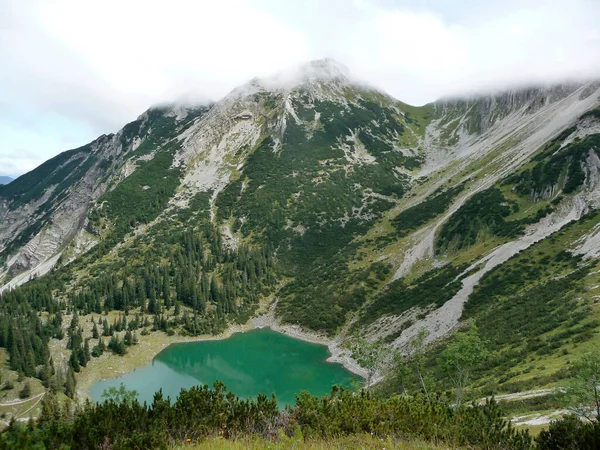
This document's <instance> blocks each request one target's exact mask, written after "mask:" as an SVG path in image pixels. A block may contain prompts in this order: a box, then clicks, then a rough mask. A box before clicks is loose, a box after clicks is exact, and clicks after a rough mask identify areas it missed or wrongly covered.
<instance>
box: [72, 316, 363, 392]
mask: <svg viewBox="0 0 600 450" xmlns="http://www.w3.org/2000/svg"><path fill="white" fill-rule="evenodd" d="M257 328H271V329H272V330H273V331H276V332H278V333H282V334H285V335H287V336H290V337H292V338H295V339H299V340H302V341H306V342H312V343H315V344H320V345H325V346H326V347H327V348H328V349H329V352H330V353H331V356H330V357H329V358H328V359H327V361H328V362H331V363H338V364H341V365H342V366H343V367H344V368H345V369H346V370H348V371H349V372H352V373H353V374H355V375H358V376H360V377H362V378H366V375H367V372H366V370H365V369H364V368H363V367H361V366H360V365H359V364H358V363H357V362H356V361H355V360H354V359H353V358H352V356H351V354H350V352H349V351H348V350H347V349H345V348H343V347H342V342H341V339H339V338H333V339H332V338H329V337H327V336H325V335H321V334H318V333H315V332H313V331H310V330H305V329H303V328H302V327H299V326H296V325H282V324H281V323H279V321H278V320H277V318H276V317H275V304H272V305H271V306H270V307H269V309H268V311H267V312H265V313H264V314H261V315H259V316H256V317H253V318H251V319H250V320H249V321H248V322H247V323H245V324H243V325H230V326H229V327H228V328H227V329H226V330H225V331H223V332H222V333H220V334H218V335H202V336H179V335H173V336H168V335H166V334H165V333H162V332H159V331H155V332H152V333H150V334H149V335H148V336H140V341H139V343H138V344H137V345H135V346H133V347H129V348H128V352H127V353H126V354H125V355H123V356H116V355H113V354H112V353H111V352H105V353H104V354H103V355H102V356H100V357H99V358H92V360H91V361H90V362H89V363H88V365H87V367H84V368H82V370H81V372H80V373H79V374H77V376H76V378H77V394H78V397H79V399H80V401H85V400H86V399H88V398H89V395H88V392H89V389H90V387H91V386H92V385H93V384H94V383H95V382H96V381H100V380H106V379H109V378H116V377H120V376H123V375H125V374H127V373H130V372H132V371H134V370H136V369H139V368H142V367H144V366H146V365H147V364H149V363H150V362H152V360H153V359H154V358H155V357H156V355H158V354H159V353H160V352H161V351H162V350H164V349H165V348H167V347H168V346H169V345H171V344H177V343H183V342H198V341H211V340H221V339H227V338H228V337H230V336H231V335H233V334H235V333H243V332H246V331H251V330H254V329H257Z"/></svg>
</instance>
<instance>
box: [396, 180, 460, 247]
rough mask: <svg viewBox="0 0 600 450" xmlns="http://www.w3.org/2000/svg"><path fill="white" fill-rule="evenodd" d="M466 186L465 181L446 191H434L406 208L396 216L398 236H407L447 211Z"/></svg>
mask: <svg viewBox="0 0 600 450" xmlns="http://www.w3.org/2000/svg"><path fill="white" fill-rule="evenodd" d="M464 186H465V185H464V183H463V184H460V185H458V186H455V187H451V188H448V189H446V190H445V191H442V192H438V193H434V194H433V195H431V196H430V197H427V198H426V199H425V200H424V201H422V202H421V203H418V204H416V205H415V206H411V207H410V208H406V209H405V210H404V211H402V212H401V213H400V214H398V215H397V216H396V217H394V218H393V219H392V225H394V228H396V230H397V234H398V236H400V237H403V236H406V235H407V234H408V233H409V232H411V231H414V230H416V229H417V228H419V227H420V226H421V225H423V224H426V223H427V222H429V221H430V220H431V219H433V218H434V217H437V216H438V215H440V214H441V213H443V212H444V211H446V209H448V207H449V206H450V205H451V204H452V202H453V201H454V199H455V198H456V196H457V195H458V194H460V193H461V192H462V190H463V189H464Z"/></svg>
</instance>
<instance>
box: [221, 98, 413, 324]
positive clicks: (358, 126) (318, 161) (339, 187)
mask: <svg viewBox="0 0 600 450" xmlns="http://www.w3.org/2000/svg"><path fill="white" fill-rule="evenodd" d="M305 101H308V100H306V99H305ZM294 109H295V110H296V111H298V115H299V117H300V118H301V119H302V120H304V121H305V122H304V124H297V123H295V121H292V120H290V121H288V122H287V125H286V132H285V136H284V141H283V143H282V148H281V150H280V151H278V152H277V153H274V152H273V148H274V142H273V141H272V140H271V139H270V138H267V139H265V140H263V141H262V143H260V144H259V145H258V147H257V148H256V150H255V151H254V152H253V153H252V154H251V155H250V156H249V157H248V160H247V162H246V164H245V166H244V168H243V170H242V173H241V175H240V177H239V179H238V180H237V181H235V182H233V183H231V184H229V185H228V186H227V187H226V188H225V189H224V190H223V191H222V192H221V193H220V194H219V196H218V197H217V200H216V206H217V208H218V210H217V218H218V219H219V220H232V222H233V224H234V225H233V231H234V232H238V233H240V234H241V235H242V236H244V237H248V238H250V239H256V238H260V239H263V238H264V239H266V240H267V241H268V242H269V243H270V244H271V245H272V246H273V247H274V248H275V249H276V252H277V260H278V263H279V266H280V268H281V269H282V270H283V273H284V274H285V275H286V276H289V277H294V279H293V280H292V281H291V282H290V283H288V284H287V285H286V286H285V288H284V289H283V290H282V291H281V292H280V302H279V312H280V314H281V317H282V318H283V320H284V321H286V322H291V323H302V324H303V325H306V326H308V327H311V328H313V329H319V330H323V331H327V332H329V333H332V332H334V331H335V330H336V329H337V328H338V327H339V326H340V325H341V324H342V323H343V322H344V321H345V320H346V314H347V313H348V312H350V311H354V310H356V309H357V308H358V307H359V306H360V305H361V304H362V302H363V301H364V297H365V293H366V291H369V290H370V289H371V286H370V283H367V286H361V285H360V284H359V283H360V282H363V281H366V280H367V279H369V278H370V277H371V275H370V274H369V271H366V272H361V273H358V272H357V273H351V271H350V270H349V269H348V262H349V259H350V258H351V257H352V256H353V254H354V251H355V245H354V243H353V242H352V241H353V240H354V239H355V238H356V237H358V236H360V235H362V234H364V233H365V232H366V231H367V230H368V229H369V227H370V226H371V224H372V221H373V220H374V219H376V218H378V217H381V215H382V213H383V212H385V211H387V210H389V209H390V208H392V207H393V206H394V204H395V201H397V199H399V198H400V197H402V196H403V195H404V192H405V191H406V189H407V188H408V178H407V177H405V176H403V175H400V174H398V172H396V171H395V170H394V168H396V167H409V168H415V167H417V166H418V165H419V164H420V161H419V159H418V158H414V157H407V156H405V155H404V154H403V153H402V152H401V151H399V150H397V149H395V148H394V145H393V144H394V143H395V142H397V139H398V137H399V136H400V135H401V134H402V133H404V132H405V128H404V126H403V125H402V124H401V123H400V119H399V118H398V117H397V115H396V112H395V111H394V110H393V109H392V108H388V107H386V106H385V105H382V104H379V103H376V102H374V101H360V102H359V105H354V104H351V105H349V106H345V105H343V104H337V103H333V102H315V103H314V104H310V105H309V104H308V103H306V104H305V103H303V102H302V101H301V100H298V99H296V100H294ZM316 113H319V114H320V115H319V117H318V122H319V124H320V125H319V126H317V127H315V129H314V130H311V132H310V134H307V130H308V129H310V127H309V126H308V125H306V124H307V123H313V122H314V119H315V117H316ZM384 124H385V126H384ZM352 136H353V137H352ZM362 148H364V152H365V153H366V154H367V155H370V157H365V156H364V154H362V153H361V150H360V149H362ZM352 155H354V156H352ZM352 158H357V159H356V160H353V159H352ZM361 158H363V159H361ZM369 158H375V161H372V160H370V159H369ZM373 281H374V282H376V283H380V282H381V280H377V279H376V278H375V279H373ZM324 298H327V299H328V302H324V301H323V299H324Z"/></svg>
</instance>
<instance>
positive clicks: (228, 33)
mask: <svg viewBox="0 0 600 450" xmlns="http://www.w3.org/2000/svg"><path fill="white" fill-rule="evenodd" d="M323 57H333V58H335V59H337V60H338V61H340V62H342V63H343V64H345V65H346V66H348V67H349V69H350V71H351V73H352V74H353V75H355V76H356V77H359V78H361V79H364V80H366V81H368V82H370V83H371V84H373V85H375V86H378V87H380V88H382V89H384V90H386V91H387V92H389V93H390V94H392V95H394V96H395V97H397V98H398V99H400V100H403V101H405V102H408V103H412V104H423V103H426V102H429V101H433V100H435V99H436V98H439V97H440V96H445V95H455V94H460V93H464V92H471V91H485V90H489V89H497V88H502V87H508V86H510V85H513V84H515V83H517V84H520V83H524V82H536V83H542V82H543V83H545V82H557V81H561V80H563V79H568V78H571V79H572V78H588V77H594V76H600V1H598V0H587V1H586V0H565V1H553V0H543V1H542V0H540V1H537V0H500V1H495V0H494V1H492V0H422V1H417V0H329V1H328V0H305V1H302V0H295V1H292V0H286V1H280V0H255V1H250V0H248V1H244V0H214V1H203V0H195V1H192V0H190V1H185V0H169V1H153V0H102V1H82V0H39V1H38V0H0V64H1V66H0V67H1V68H0V175H12V176H15V175H20V174H22V173H24V172H26V171H28V170H31V169H33V168H34V167H35V166H37V165H38V164H40V163H41V162H43V161H44V160H46V159H48V158H50V157H52V156H54V155H56V154H58V153H59V152H61V151H64V150H67V149H70V148H75V147H78V146H80V145H83V144H85V143H87V142H89V141H91V140H92V139H94V138H95V137H97V136H98V135H100V134H103V133H111V132H116V131H118V130H119V129H120V128H121V127H122V126H123V125H124V124H125V123H126V122H128V121H131V120H133V119H135V118H136V117H137V116H138V115H139V114H140V113H142V112H143V111H144V110H145V109H147V108H148V106H150V105H152V104H155V103H159V102H164V101H173V100H177V99H182V98H189V97H190V96H191V97H193V98H196V99H199V100H202V99H210V100H218V99H219V98H220V97H221V96H223V95H225V94H227V92H229V91H230V90H231V89H233V88H234V87H236V86H237V85H239V84H241V83H244V82H245V81H247V80H248V79H250V78H252V77H254V76H257V75H258V76H261V75H262V76H266V75H270V74H273V73H275V72H277V71H279V70H281V69H288V68H290V67H293V66H294V65H296V64H299V63H302V62H305V61H308V60H311V59H318V58H323Z"/></svg>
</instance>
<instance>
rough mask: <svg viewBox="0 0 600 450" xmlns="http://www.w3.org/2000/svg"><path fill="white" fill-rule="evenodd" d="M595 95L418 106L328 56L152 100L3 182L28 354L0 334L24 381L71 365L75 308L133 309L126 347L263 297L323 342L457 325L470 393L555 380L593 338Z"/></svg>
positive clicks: (5, 225) (4, 304) (6, 256)
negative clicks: (217, 96)
mask: <svg viewBox="0 0 600 450" xmlns="http://www.w3.org/2000/svg"><path fill="white" fill-rule="evenodd" d="M599 107H600V84H599V83H597V82H589V83H579V84H566V85H561V86H549V87H535V88H527V89H525V88H523V89H515V90H509V91H505V92H499V93H494V94H493V95H485V96H476V97H472V98H457V99H443V100H440V101H438V102H435V103H432V104H428V105H425V106H422V107H414V106H410V105H407V104H405V103H402V102H401V101H398V100H396V99H394V98H392V97H390V96H389V95H387V94H386V93H384V92H380V91H379V90H377V89H374V88H372V87H369V86H367V85H365V84H362V83H357V82H356V81H354V80H353V78H352V77H351V75H350V74H348V72H347V70H346V69H345V68H344V67H343V66H342V65H341V64H339V63H337V62H335V61H332V60H322V61H313V62H311V63H308V64H306V65H305V66H303V68H302V69H301V70H300V71H299V72H298V73H297V74H295V75H294V76H293V77H290V76H276V77H273V78H268V79H259V78H256V79H253V80H251V81H250V82H248V83H247V84H245V85H243V86H241V87H239V88H237V89H235V90H234V91H232V92H231V93H230V94H229V95H227V96H226V97H225V98H223V99H221V100H220V101H218V102H216V103H215V104H209V105H194V106H189V105H187V106H186V105H165V106H161V107H154V108H151V109H149V110H148V111H146V112H145V113H144V114H142V115H141V116H140V117H139V118H138V119H137V120H136V121H134V122H132V123H130V124H128V125H126V126H125V127H124V128H123V129H121V130H120V131H118V132H117V133H116V134H111V135H105V136H101V137H99V138H98V139H96V140H95V141H93V142H92V143H90V144H88V145H86V146H84V147H81V148H78V149H74V150H70V151H67V152H64V153H61V154H60V155H58V156H56V157H55V158H53V159H51V160H49V161H47V162H45V163H44V164H42V165H41V166H40V167H38V168H36V169H35V170H33V171H32V172H30V173H28V174H25V175H23V176H21V177H19V178H18V179H16V180H15V181H13V182H12V183H10V184H9V185H6V186H0V261H1V262H2V269H1V270H0V280H1V282H2V284H3V288H1V289H2V290H3V291H4V295H3V297H2V301H1V303H0V307H1V308H2V319H0V329H8V328H9V327H15V326H18V327H19V330H20V333H19V334H22V336H21V337H20V338H19V339H22V340H23V348H25V347H30V348H33V349H35V353H36V356H35V358H34V360H26V361H24V360H23V359H24V358H23V355H22V353H26V351H24V350H23V348H22V349H21V350H18V351H17V350H15V344H14V341H15V338H14V336H13V337H11V339H9V338H8V336H7V337H5V338H2V339H0V346H3V347H7V348H8V351H9V353H10V354H11V360H10V361H11V369H13V370H16V371H21V372H22V373H24V374H25V375H27V376H35V375H38V376H39V372H40V370H39V367H40V366H43V367H46V365H48V364H49V362H48V361H49V360H48V358H49V356H50V355H52V357H53V358H54V359H53V364H56V365H58V364H59V361H60V364H63V365H64V368H63V370H64V371H66V372H68V371H70V370H71V369H73V371H75V372H77V370H75V368H79V366H80V365H85V364H87V363H88V362H89V359H90V358H89V352H90V348H88V350H85V348H84V344H85V345H88V343H87V339H88V338H92V336H93V332H92V323H91V322H89V319H85V318H86V317H88V318H89V314H91V313H94V314H96V315H99V314H101V313H104V312H106V313H110V314H111V315H110V316H109V317H110V318H111V321H112V320H113V319H114V320H115V321H117V318H118V320H121V318H122V317H125V315H127V314H128V315H129V316H128V318H127V319H126V320H125V322H126V323H131V322H132V321H134V323H135V326H133V327H132V328H127V327H124V328H120V323H119V328H118V329H116V330H114V329H113V336H115V333H116V336H119V338H118V339H117V341H118V340H119V339H122V340H123V342H124V341H125V340H126V338H127V337H126V331H127V330H129V331H131V330H134V331H133V332H134V333H135V330H137V329H140V330H146V331H149V330H150V329H152V332H157V333H158V332H160V331H162V332H165V333H168V334H169V333H170V334H175V335H181V336H197V335H200V334H215V333H219V332H221V331H223V330H225V329H226V328H227V327H228V326H229V325H231V324H233V323H245V322H247V321H248V319H249V318H250V317H251V316H252V315H253V314H255V313H256V311H257V310H258V309H259V307H261V306H265V304H267V303H269V302H270V301H272V300H274V299H276V306H275V313H276V316H277V318H278V319H279V320H280V321H281V322H282V323H284V324H290V325H299V326H301V327H303V328H306V329H309V330H312V331H314V332H318V333H321V334H323V335H327V336H328V337H329V338H332V339H335V340H336V342H342V341H344V340H345V339H347V338H349V336H351V335H352V334H353V333H354V332H355V331H357V332H359V333H360V334H361V335H363V336H364V337H366V338H367V339H368V340H381V341H382V342H384V343H385V344H386V345H387V346H389V347H390V348H399V349H405V348H406V347H407V345H408V344H409V343H410V341H411V340H412V339H413V338H414V337H415V336H416V335H417V334H418V333H419V331H420V330H421V329H423V328H425V329H427V330H428V332H429V333H428V336H427V340H426V341H427V343H439V345H438V346H433V347H432V348H431V352H430V353H431V358H434V357H435V355H436V354H438V353H439V352H440V351H442V349H443V346H444V345H446V343H447V342H448V341H447V340H445V339H447V338H449V337H450V336H451V335H452V333H453V332H454V331H455V330H457V329H460V327H461V325H462V324H464V323H465V321H466V320H467V319H472V320H473V321H474V323H475V324H476V325H477V326H478V328H479V330H480V333H481V335H482V338H484V339H485V340H486V342H488V346H489V350H490V351H491V352H492V354H493V357H492V358H491V359H490V362H489V363H488V366H487V367H486V368H485V369H484V370H481V371H480V372H479V373H478V374H477V376H476V377H475V379H474V381H473V387H475V388H477V389H479V390H480V391H481V392H482V393H484V394H487V393H491V392H514V391H519V390H523V389H529V388H533V387H540V386H548V385H554V384H556V383H557V382H560V380H564V379H566V378H568V376H569V373H568V367H567V366H568V362H569V360H570V359H571V358H573V357H574V356H576V355H578V354H579V353H581V352H583V351H584V350H585V349H586V348H588V347H590V346H592V345H595V344H597V343H598V341H599V337H598V324H599V323H598V320H599V315H600V311H599V310H598V304H597V303H596V301H597V300H596V299H597V296H598V295H600V293H598V292H597V290H598V288H599V286H600V282H599V277H598V272H599V269H600V267H598V266H599V264H600V260H599V259H598V258H599V256H600V239H599V237H598V226H599V225H598V224H599V222H600V216H599V215H598V214H596V210H597V208H598V199H599V193H600V191H599V189H600V188H599V180H600V178H599V176H598V169H599V168H600V159H599V156H600V153H599V151H600V113H599V112H598V111H600V109H599ZM44 274H48V275H46V276H42V275H44ZM17 286H22V287H19V288H17ZM13 288H16V289H14V290H13ZM73 309H75V310H77V313H78V315H74V314H72V313H73ZM15 311H18V312H17V313H15ZM40 311H42V312H43V313H42V315H41V319H40V318H37V319H31V318H32V317H34V318H35V317H36V314H37V313H38V312H40ZM121 313H123V314H124V315H123V316H121ZM134 314H135V316H134ZM84 323H85V325H84ZM98 325H99V326H100V324H98ZM94 327H96V323H94ZM109 327H111V324H110V323H103V324H102V326H101V327H100V328H101V330H100V331H101V332H105V330H106V331H107V333H109V330H108V328H109ZM111 328H112V327H111ZM61 330H62V331H61ZM65 333H67V334H68V339H67V338H65V336H64V335H65ZM73 336H76V337H75V338H73ZM105 336H106V337H107V338H108V336H110V333H109V334H106V335H105ZM144 338H145V337H144V336H139V339H142V340H143V339H144ZM127 339H129V342H128V344H131V339H132V337H131V335H130V336H129V338H127ZM136 339H138V337H137V336H136ZM27 342H29V344H27ZM89 345H91V346H93V342H92V343H91V344H89ZM48 346H50V347H49V348H50V349H51V350H48ZM112 350H113V351H114V352H115V353H119V347H118V345H117V344H116V343H115V344H114V345H113V348H112ZM15 352H17V356H15ZM86 352H87V356H86ZM98 352H100V354H101V353H102V352H101V351H100V350H98ZM72 355H76V356H72ZM105 357H106V356H103V358H105ZM75 359H77V361H74V360H75ZM431 361H434V360H433V359H431ZM432 365H433V362H432ZM66 378H68V377H66ZM61 382H62V384H64V385H66V383H67V381H66V380H62V381H61ZM65 389H66V388H65ZM71 394H72V392H71Z"/></svg>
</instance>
